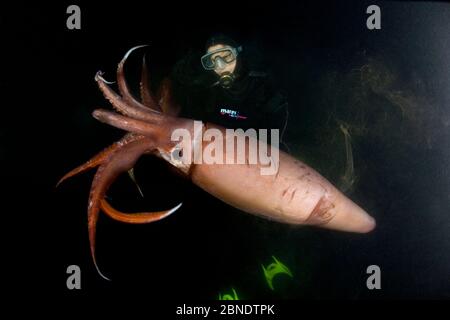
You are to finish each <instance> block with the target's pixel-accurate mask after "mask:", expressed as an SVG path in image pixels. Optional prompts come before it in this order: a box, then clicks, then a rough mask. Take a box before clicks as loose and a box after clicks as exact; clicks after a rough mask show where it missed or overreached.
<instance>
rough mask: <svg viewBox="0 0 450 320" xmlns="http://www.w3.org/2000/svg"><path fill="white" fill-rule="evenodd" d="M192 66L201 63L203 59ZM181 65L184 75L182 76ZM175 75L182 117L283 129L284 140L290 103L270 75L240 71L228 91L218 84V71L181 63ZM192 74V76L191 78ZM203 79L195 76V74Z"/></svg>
mask: <svg viewBox="0 0 450 320" xmlns="http://www.w3.org/2000/svg"><path fill="white" fill-rule="evenodd" d="M190 59H191V60H192V62H191V63H197V64H199V59H198V60H197V59H193V58H192V57H191V58H190ZM180 64H183V66H184V69H182V72H183V73H184V74H182V75H180V68H179V66H180ZM175 70H176V72H173V74H172V80H173V83H174V93H175V97H176V99H177V100H178V102H179V104H180V105H181V108H182V109H181V114H180V116H182V117H187V118H192V119H196V120H202V121H205V122H212V123H215V124H218V125H221V126H224V127H226V128H232V129H237V128H242V129H248V128H254V129H279V130H280V138H281V135H282V133H283V131H284V129H285V126H286V124H287V113H288V110H287V107H288V104H287V100H286V98H285V95H283V94H282V93H281V92H279V91H277V90H276V89H275V86H274V85H273V83H272V81H271V79H270V76H269V74H267V73H266V72H261V71H257V70H251V69H245V68H243V67H242V66H240V68H239V72H238V75H237V76H236V79H235V81H234V82H233V85H232V86H231V87H230V88H228V89H225V88H223V87H221V86H220V85H219V84H215V82H216V81H217V76H216V75H215V74H214V72H209V73H208V72H207V71H205V70H202V69H199V68H198V66H196V65H194V66H192V65H191V66H188V67H186V61H183V62H180V63H179V64H178V68H175ZM187 70H189V72H188V73H190V74H191V77H189V76H187V74H186V73H187ZM194 71H197V72H198V73H197V74H200V76H195V72H194Z"/></svg>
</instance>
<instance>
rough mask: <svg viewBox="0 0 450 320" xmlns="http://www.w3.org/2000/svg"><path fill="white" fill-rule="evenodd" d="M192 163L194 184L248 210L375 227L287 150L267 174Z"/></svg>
mask: <svg viewBox="0 0 450 320" xmlns="http://www.w3.org/2000/svg"><path fill="white" fill-rule="evenodd" d="M247 147H248V145H247ZM192 166H193V167H192V168H191V170H190V178H191V180H192V182H193V183H195V184H196V185H198V186H199V187H201V188H202V189H204V190H205V191H207V192H209V193H210V194H212V195H214V196H215V197H217V198H219V199H221V200H222V201H224V202H226V203H228V204H230V205H232V206H234V207H236V208H239V209H241V210H243V211H245V212H248V213H252V214H255V215H258V216H262V217H265V218H268V219H271V220H276V221H279V222H283V223H290V224H307V225H318V226H320V227H324V228H329V229H334V230H340V231H349V232H359V233H365V232H369V231H371V230H373V229H374V228H375V220H374V219H373V218H372V217H371V216H370V215H369V214H368V213H366V212H365V211H364V210H363V209H361V208H360V207H359V206H358V205H356V204H355V203H354V202H353V201H351V200H350V199H349V198H347V197H346V196H345V195H344V194H342V193H341V192H340V191H339V190H338V189H337V188H335V187H334V186H333V185H332V184H331V183H330V182H329V181H328V180H327V179H325V178H324V177H322V176H321V175H320V174H319V173H318V172H317V171H315V170H314V169H312V168H311V167H309V166H308V165H306V164H304V163H303V162H301V161H300V160H297V159H295V158H293V157H292V156H290V155H289V154H287V153H285V152H283V151H279V168H278V172H277V173H276V174H273V175H261V172H260V168H261V166H260V165H259V164H253V165H252V164H228V165H227V164H217V165H216V164H193V165H192Z"/></svg>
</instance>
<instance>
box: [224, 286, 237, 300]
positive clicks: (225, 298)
mask: <svg viewBox="0 0 450 320" xmlns="http://www.w3.org/2000/svg"><path fill="white" fill-rule="evenodd" d="M231 290H232V291H233V295H231V294H224V295H223V296H222V295H221V294H220V293H219V300H239V297H238V295H237V293H236V290H234V288H231Z"/></svg>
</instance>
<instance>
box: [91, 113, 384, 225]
mask: <svg viewBox="0 0 450 320" xmlns="http://www.w3.org/2000/svg"><path fill="white" fill-rule="evenodd" d="M94 117H95V118H97V119H98V120H99V121H101V122H105V123H107V124H110V125H112V126H115V127H118V128H121V129H125V130H129V131H131V132H135V133H139V134H143V135H155V134H156V135H157V136H158V141H159V146H160V147H158V148H157V150H158V151H157V152H156V155H158V156H160V157H162V158H163V159H166V160H167V161H169V162H170V163H171V164H172V165H174V166H175V167H177V168H178V169H180V170H181V171H182V172H184V173H185V174H187V175H188V176H189V178H190V179H191V180H192V182H193V183H194V184H196V185H198V186H199V187H201V188H202V189H204V190H205V191H207V192H208V193H210V194H212V195H214V196H215V197H217V198H218V199H220V200H222V201H224V202H226V203H228V204H230V205H232V206H234V207H236V208H238V209H241V210H243V211H245V212H248V213H252V214H255V215H258V216H262V217H265V218H268V219H271V220H276V221H279V222H283V223H290V224H306V225H317V226H320V227H324V228H329V229H334V230H339V231H348V232H358V233H366V232H369V231H371V230H373V229H374V228H375V225H376V223H375V220H374V219H373V218H372V217H371V216H370V215H369V214H368V213H367V212H365V211H364V210H363V209H362V208H360V207H359V206H358V205H356V204H355V203H354V202H353V201H351V200H350V199H349V198H347V197H346V196H345V195H344V194H343V193H342V192H340V191H339V190H338V189H337V188H335V187H334V186H333V185H332V184H331V183H330V182H329V181H328V180H327V179H325V178H324V177H323V176H321V175H320V174H319V173H318V172H317V171H315V170H314V169H313V168H311V167H309V166H308V165H306V164H305V163H303V162H301V161H300V160H298V159H295V158H294V157H292V156H290V155H289V154H287V153H285V152H283V151H281V150H279V168H278V171H277V172H276V173H275V174H272V175H262V174H261V170H260V169H261V165H260V164H248V163H247V164H205V163H200V164H195V163H188V164H187V165H186V164H182V163H179V162H174V161H171V154H172V152H173V151H174V150H175V145H176V143H177V142H174V141H171V138H170V136H171V133H172V132H173V131H174V130H176V129H180V128H183V129H186V130H187V131H189V132H190V136H191V137H195V130H194V121H193V120H189V119H183V118H167V119H166V121H165V123H164V124H163V125H162V127H160V128H158V129H156V130H157V132H156V133H155V126H154V125H152V124H145V123H142V122H140V121H139V120H133V119H129V118H126V117H122V116H119V115H116V114H113V113H111V112H109V111H103V110H97V111H95V112H94ZM206 127H207V128H208V129H217V130H219V131H221V132H222V136H223V138H224V139H228V136H227V135H226V133H225V129H224V128H222V127H219V126H216V125H213V124H207V125H206V126H203V131H202V139H201V140H200V141H202V150H205V149H206V148H207V146H208V144H209V143H211V142H208V141H205V140H207V139H204V138H203V134H204V130H205V128H206ZM193 140H195V139H193ZM197 141H198V140H197ZM245 141H246V150H247V151H248V153H247V154H249V153H250V149H249V148H250V147H256V148H257V147H258V144H256V143H250V141H249V140H245ZM220 143H221V144H222V146H223V150H224V157H226V154H227V153H228V152H230V151H232V150H228V149H227V148H226V145H227V143H226V141H221V142H220ZM194 148H195V146H194V142H192V144H191V148H190V149H191V150H192V156H191V159H193V158H194V156H193V152H194V151H193V150H194ZM234 151H235V150H234Z"/></svg>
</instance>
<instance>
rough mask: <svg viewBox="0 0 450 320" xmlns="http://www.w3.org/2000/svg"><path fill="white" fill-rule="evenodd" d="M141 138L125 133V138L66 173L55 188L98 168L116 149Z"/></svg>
mask: <svg viewBox="0 0 450 320" xmlns="http://www.w3.org/2000/svg"><path fill="white" fill-rule="evenodd" d="M141 137H142V136H139V135H137V134H134V133H127V134H126V135H125V136H123V138H122V139H120V140H119V141H116V142H114V143H113V144H112V145H110V146H109V147H107V148H105V149H103V150H102V151H100V152H99V153H97V154H96V155H95V156H93V157H92V158H91V159H89V160H88V161H87V162H85V163H84V164H82V165H80V166H78V167H76V168H75V169H73V170H71V171H69V172H68V173H66V174H65V175H64V176H63V177H62V178H61V179H60V180H59V181H58V183H57V184H56V187H58V186H59V185H60V184H61V183H63V182H64V181H65V180H67V179H69V178H71V177H73V176H76V175H77V174H80V173H82V172H85V171H87V170H90V169H93V168H95V167H98V166H99V165H101V164H102V163H104V162H105V160H106V159H107V158H109V157H110V156H111V154H113V153H114V152H115V151H116V150H117V149H119V148H120V147H121V146H122V145H124V144H127V143H129V142H131V141H134V140H136V139H140V138H141Z"/></svg>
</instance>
